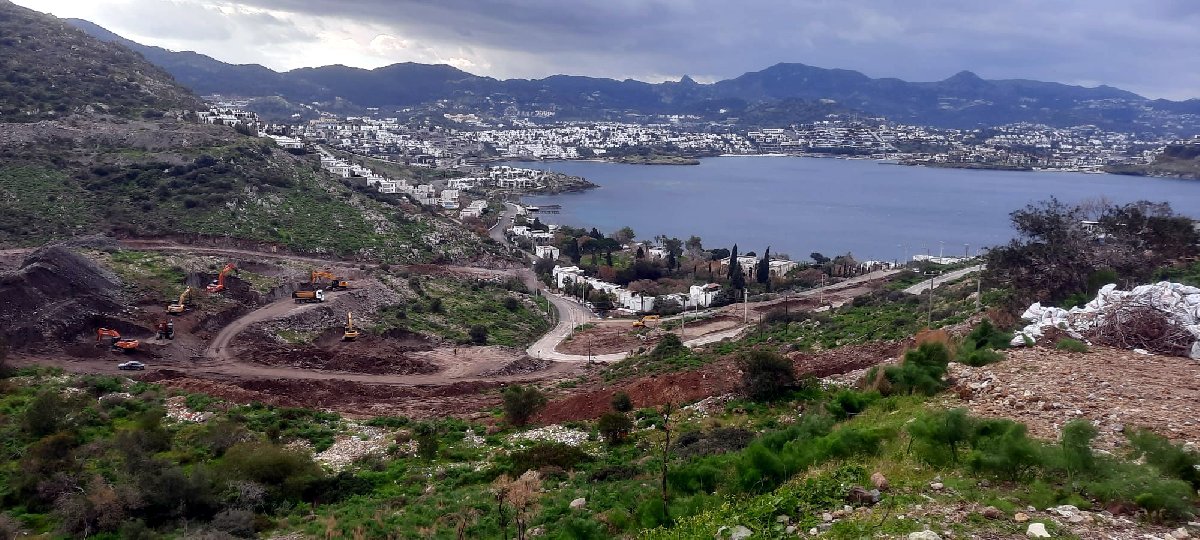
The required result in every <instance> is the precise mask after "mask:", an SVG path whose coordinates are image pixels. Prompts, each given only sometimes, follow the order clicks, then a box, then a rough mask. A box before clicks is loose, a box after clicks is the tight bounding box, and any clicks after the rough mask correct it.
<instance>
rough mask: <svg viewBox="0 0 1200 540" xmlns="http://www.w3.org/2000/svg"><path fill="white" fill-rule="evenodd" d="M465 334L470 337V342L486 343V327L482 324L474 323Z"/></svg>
mask: <svg viewBox="0 0 1200 540" xmlns="http://www.w3.org/2000/svg"><path fill="white" fill-rule="evenodd" d="M467 336H469V337H470V338H471V343H474V344H476V345H487V340H488V329H487V327H486V326H484V325H482V324H476V325H473V326H471V329H470V330H468V331H467Z"/></svg>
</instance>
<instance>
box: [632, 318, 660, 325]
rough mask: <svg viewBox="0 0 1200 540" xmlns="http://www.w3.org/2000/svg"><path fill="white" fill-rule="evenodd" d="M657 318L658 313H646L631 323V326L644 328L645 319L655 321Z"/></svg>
mask: <svg viewBox="0 0 1200 540" xmlns="http://www.w3.org/2000/svg"><path fill="white" fill-rule="evenodd" d="M657 320H658V315H646V316H643V317H642V318H640V319H638V320H637V322H635V323H633V327H634V328H645V327H646V321H657Z"/></svg>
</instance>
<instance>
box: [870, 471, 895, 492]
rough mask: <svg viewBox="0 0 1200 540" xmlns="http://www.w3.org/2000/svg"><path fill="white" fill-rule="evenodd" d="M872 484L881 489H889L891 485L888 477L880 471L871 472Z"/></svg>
mask: <svg viewBox="0 0 1200 540" xmlns="http://www.w3.org/2000/svg"><path fill="white" fill-rule="evenodd" d="M871 485H873V486H875V489H878V490H879V491H887V490H888V488H889V487H891V486H890V485H889V484H888V479H887V477H886V476H884V475H883V473H881V472H879V471H876V472H875V473H873V474H871Z"/></svg>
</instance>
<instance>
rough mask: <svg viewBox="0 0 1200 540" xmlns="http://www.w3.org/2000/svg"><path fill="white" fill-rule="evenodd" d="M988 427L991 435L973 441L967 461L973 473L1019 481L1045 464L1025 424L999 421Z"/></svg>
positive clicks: (981, 436) (983, 435) (984, 435)
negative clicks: (1028, 434) (972, 447)
mask: <svg viewBox="0 0 1200 540" xmlns="http://www.w3.org/2000/svg"><path fill="white" fill-rule="evenodd" d="M987 426H988V428H989V429H988V430H987V433H986V434H981V435H980V436H978V437H977V438H976V440H975V441H973V445H974V449H973V450H972V451H971V454H970V456H968V458H967V463H968V464H969V465H970V466H971V469H972V470H974V471H976V472H983V473H989V474H992V475H995V476H998V477H1000V478H1005V479H1008V480H1014V481H1015V480H1019V479H1021V478H1022V477H1024V476H1025V475H1027V474H1028V473H1030V472H1031V471H1033V470H1034V469H1036V468H1037V467H1038V466H1040V465H1041V464H1042V462H1043V461H1042V454H1041V452H1040V451H1039V448H1038V447H1037V444H1036V443H1034V442H1033V441H1032V440H1030V439H1029V437H1028V436H1026V428H1025V424H1018V423H1016V422H1012V421H1009V420H998V421H993V422H992V423H989V424H987ZM977 433H978V432H977Z"/></svg>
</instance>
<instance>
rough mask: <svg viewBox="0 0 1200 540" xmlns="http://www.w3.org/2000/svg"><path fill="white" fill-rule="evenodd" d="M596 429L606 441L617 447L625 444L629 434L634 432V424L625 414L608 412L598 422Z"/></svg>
mask: <svg viewBox="0 0 1200 540" xmlns="http://www.w3.org/2000/svg"><path fill="white" fill-rule="evenodd" d="M596 429H597V430H598V431H600V434H601V435H603V436H604V440H606V441H608V443H609V444H613V445H616V444H620V443H621V442H624V441H625V438H626V437H628V436H629V432H630V431H632V430H633V422H632V421H631V420H629V417H628V416H625V414H624V413H619V412H608V413H604V415H603V416H601V417H600V420H599V421H597V422H596Z"/></svg>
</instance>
